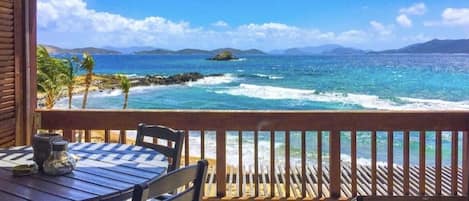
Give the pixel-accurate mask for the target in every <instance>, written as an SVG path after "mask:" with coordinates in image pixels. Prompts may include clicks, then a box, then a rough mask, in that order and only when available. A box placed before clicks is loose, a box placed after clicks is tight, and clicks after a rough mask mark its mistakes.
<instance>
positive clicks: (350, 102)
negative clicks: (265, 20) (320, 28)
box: [57, 54, 469, 163]
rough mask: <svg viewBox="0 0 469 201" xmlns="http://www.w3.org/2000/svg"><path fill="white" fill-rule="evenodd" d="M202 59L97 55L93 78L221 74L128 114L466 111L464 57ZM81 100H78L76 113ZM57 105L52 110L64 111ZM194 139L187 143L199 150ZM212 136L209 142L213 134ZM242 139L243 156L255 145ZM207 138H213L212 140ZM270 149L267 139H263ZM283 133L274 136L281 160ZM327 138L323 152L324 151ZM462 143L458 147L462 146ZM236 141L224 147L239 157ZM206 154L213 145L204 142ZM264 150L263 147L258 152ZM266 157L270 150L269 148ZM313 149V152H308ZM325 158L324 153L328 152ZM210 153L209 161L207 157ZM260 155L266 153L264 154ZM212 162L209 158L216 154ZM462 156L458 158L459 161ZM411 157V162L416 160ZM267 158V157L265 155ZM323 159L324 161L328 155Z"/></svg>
mask: <svg viewBox="0 0 469 201" xmlns="http://www.w3.org/2000/svg"><path fill="white" fill-rule="evenodd" d="M206 57H207V56H201V55H194V56H168V55H96V56H95V59H96V67H95V72H96V73H101V74H115V73H123V74H127V75H129V76H144V75H146V74H159V75H172V74H177V73H184V72H200V73H202V74H206V75H208V74H223V76H221V77H206V78H204V79H202V80H199V81H196V82H192V83H187V84H184V85H172V86H148V87H134V88H132V89H131V90H130V97H129V108H132V109H240V110H244V109H249V110H364V109H369V110H467V109H469V55H437V54H435V55H356V56H245V57H243V58H242V59H240V60H238V61H228V62H217V61H208V60H205V58H206ZM81 99H82V96H80V95H78V96H75V98H74V101H73V104H74V105H75V106H77V107H78V106H79V105H80V103H81V101H82V100H81ZM122 102H123V96H122V93H121V91H119V90H113V91H104V92H94V93H92V94H91V95H90V97H89V101H88V104H89V105H88V107H89V108H102V109H120V108H121V107H122ZM65 105H66V100H60V101H59V102H58V105H57V107H64V106H65ZM197 135H200V134H199V133H192V134H191V136H193V137H191V143H197V139H198V138H197ZM208 135H209V136H211V135H213V134H211V133H209V134H208ZM315 135H316V134H315V133H311V134H308V139H307V140H308V142H311V143H308V148H307V153H308V157H309V158H313V159H314V158H315V152H314V149H313V147H315V146H316V143H317V142H315ZM369 135H370V134H369V133H359V135H358V143H359V149H358V150H359V153H358V155H359V157H360V158H363V161H364V162H366V161H367V158H369V156H370V153H369V149H370V144H369ZM249 136H250V135H248V134H246V137H244V139H245V140H246V145H245V146H246V149H245V150H246V151H247V152H246V153H243V155H246V157H247V158H249V157H250V154H252V153H251V151H252V149H249V147H251V145H252V143H249V142H252V139H250V138H249ZM411 138H412V139H411V142H412V145H411V148H412V151H411V153H412V156H411V161H412V162H417V161H418V141H417V140H418V134H417V133H414V134H411ZM209 139H211V138H209ZM342 139H343V140H342V153H343V154H344V155H343V159H347V154H348V153H349V152H350V151H349V150H350V147H349V134H348V133H343V134H342ZM401 139H402V133H398V132H397V133H395V142H394V149H395V154H394V155H395V161H396V163H400V162H401V161H402V154H401V153H402V151H401V150H402V144H401V142H402V140H401ZM260 140H261V143H262V144H261V146H266V147H268V140H269V137H268V134H262V133H261V135H260ZM283 140H284V133H281V132H279V133H277V137H276V142H277V149H278V151H277V152H278V153H279V152H282V150H283V143H282V142H283ZM326 141H327V136H326V139H324V142H323V143H324V146H323V147H326V148H327V142H326ZM459 141H460V142H461V140H459ZM236 142H237V140H236V136H235V135H230V136H229V137H228V144H229V145H233V148H232V149H231V148H228V151H232V152H236V151H237V150H236ZM292 142H293V143H294V144H293V145H292V154H293V155H294V156H298V154H299V153H300V152H301V150H300V149H299V147H300V146H299V137H298V135H297V134H293V137H292ZM378 142H379V146H378V150H379V151H378V159H379V160H385V159H386V146H385V145H386V134H385V133H378ZM449 143H450V136H449V134H444V149H443V151H444V153H445V154H444V157H443V160H444V161H445V163H449V160H450V158H449V154H450V149H449ZM433 144H434V133H431V132H429V133H428V134H427V145H428V146H427V153H428V154H427V159H428V160H427V161H429V162H430V163H431V162H432V161H433V159H434V147H433V146H432V145H433ZM206 146H207V151H208V152H210V153H211V151H210V150H211V149H213V150H214V142H213V141H210V140H209V141H208V142H207V145H206ZM261 148H262V147H261ZM267 150H268V149H267ZM309 150H311V151H309ZM326 152H327V150H326ZM210 153H209V156H210ZM263 154H264V153H263ZM213 155H214V151H213ZM459 155H460V156H461V154H459ZM414 156H415V157H414ZM261 157H265V158H266V159H267V158H268V152H267V153H265V156H261ZM326 158H327V154H326Z"/></svg>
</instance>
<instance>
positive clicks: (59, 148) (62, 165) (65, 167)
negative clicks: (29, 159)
mask: <svg viewBox="0 0 469 201" xmlns="http://www.w3.org/2000/svg"><path fill="white" fill-rule="evenodd" d="M67 145H68V142H67V141H64V140H61V141H55V142H53V143H52V152H51V154H50V156H49V158H47V160H46V161H44V164H43V169H44V173H46V174H48V175H64V174H68V173H70V172H72V171H73V170H74V169H75V166H76V159H75V157H73V155H72V154H70V153H68V152H67Z"/></svg>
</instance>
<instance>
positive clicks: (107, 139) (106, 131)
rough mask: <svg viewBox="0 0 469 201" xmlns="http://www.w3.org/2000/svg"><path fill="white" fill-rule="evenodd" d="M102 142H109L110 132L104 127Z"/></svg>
mask: <svg viewBox="0 0 469 201" xmlns="http://www.w3.org/2000/svg"><path fill="white" fill-rule="evenodd" d="M104 142H105V143H110V142H111V132H110V130H109V129H104Z"/></svg>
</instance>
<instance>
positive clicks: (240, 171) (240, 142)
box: [238, 131, 244, 197]
mask: <svg viewBox="0 0 469 201" xmlns="http://www.w3.org/2000/svg"><path fill="white" fill-rule="evenodd" d="M238 175H239V176H238V177H239V184H238V192H239V193H238V196H239V197H241V196H242V195H243V182H244V171H243V132H242V131H238Z"/></svg>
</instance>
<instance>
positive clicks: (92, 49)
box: [42, 45, 121, 55]
mask: <svg viewBox="0 0 469 201" xmlns="http://www.w3.org/2000/svg"><path fill="white" fill-rule="evenodd" d="M42 46H44V47H45V48H46V49H47V52H49V53H50V54H83V52H88V53H90V54H93V55H99V54H121V52H118V51H114V50H108V49H103V48H96V47H84V48H73V49H66V48H60V47H57V46H52V45H42Z"/></svg>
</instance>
